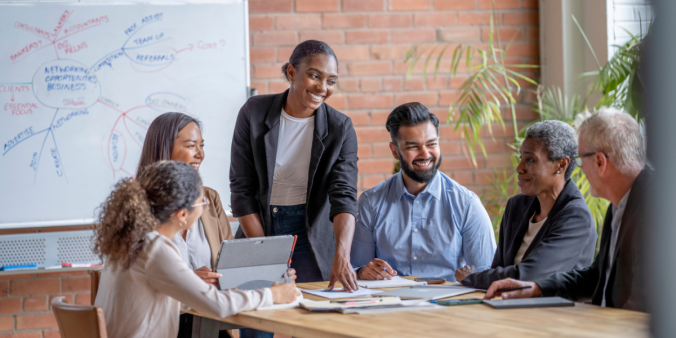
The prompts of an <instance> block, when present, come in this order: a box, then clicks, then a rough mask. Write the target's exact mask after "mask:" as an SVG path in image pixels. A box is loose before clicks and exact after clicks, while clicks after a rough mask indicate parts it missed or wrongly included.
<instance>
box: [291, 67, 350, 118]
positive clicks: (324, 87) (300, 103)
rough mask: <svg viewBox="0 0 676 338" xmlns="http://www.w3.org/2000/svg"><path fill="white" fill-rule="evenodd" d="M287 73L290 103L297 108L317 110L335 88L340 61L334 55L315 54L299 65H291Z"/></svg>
mask: <svg viewBox="0 0 676 338" xmlns="http://www.w3.org/2000/svg"><path fill="white" fill-rule="evenodd" d="M287 75H288V78H289V81H290V82H291V86H290V88H289V98H288V100H289V101H290V102H289V103H291V104H292V106H293V107H294V108H296V109H302V110H310V111H315V110H317V108H319V106H320V105H321V104H322V103H324V101H326V99H328V98H329V97H330V96H331V94H333V91H334V90H335V87H336V81H337V80H338V63H337V62H336V59H335V58H334V57H333V56H332V55H326V54H314V55H311V56H309V57H307V58H305V60H304V61H303V62H302V63H301V64H299V65H298V67H294V66H293V65H289V68H288V70H287Z"/></svg>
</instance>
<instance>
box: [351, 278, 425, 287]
mask: <svg viewBox="0 0 676 338" xmlns="http://www.w3.org/2000/svg"><path fill="white" fill-rule="evenodd" d="M357 285H359V286H360V287H362V288H367V289H378V288H399V287H403V286H414V285H427V282H416V281H412V280H408V279H403V278H401V277H399V276H394V277H392V279H383V280H362V279H359V280H357Z"/></svg>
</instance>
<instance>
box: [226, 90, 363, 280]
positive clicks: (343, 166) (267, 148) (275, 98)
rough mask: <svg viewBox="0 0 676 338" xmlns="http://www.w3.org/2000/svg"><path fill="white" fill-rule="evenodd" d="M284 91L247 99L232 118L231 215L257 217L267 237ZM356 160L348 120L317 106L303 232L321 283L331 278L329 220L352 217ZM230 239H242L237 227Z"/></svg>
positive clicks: (332, 239) (332, 243) (333, 246)
mask: <svg viewBox="0 0 676 338" xmlns="http://www.w3.org/2000/svg"><path fill="white" fill-rule="evenodd" d="M288 92H289V91H288V90H287V91H285V92H284V93H281V94H275V95H261V96H254V97H251V98H250V99H249V100H247V102H246V103H245V104H244V106H243V107H242V109H240V111H239V115H238V116H237V124H236V125H235V133H234V136H233V139H232V162H231V165H230V202H231V204H232V211H233V214H234V216H235V217H239V216H245V215H249V214H254V213H258V214H259V215H260V216H261V222H262V223H263V228H264V231H265V234H266V235H269V234H271V233H272V229H271V225H272V217H271V215H270V193H271V191H272V177H273V174H274V171H275V158H276V156H277V141H278V139H279V119H280V116H281V115H282V108H283V107H284V104H285V103H286V97H287V95H288ZM357 160H358V159H357V135H356V133H355V131H354V127H353V126H352V120H350V118H349V117H347V116H345V115H344V114H342V113H341V112H339V111H337V110H335V109H333V108H331V107H330V106H329V105H327V104H326V103H324V104H322V105H321V106H320V107H319V108H318V109H317V110H316V111H315V128H314V137H313V139H312V155H311V158H310V167H309V168H308V172H309V176H308V188H307V191H308V192H307V204H306V223H305V227H306V229H307V232H308V237H309V239H310V244H311V245H312V250H313V252H314V254H315V258H316V260H317V264H318V265H319V269H320V270H321V271H322V276H323V277H324V280H328V279H329V277H330V274H331V266H332V265H333V256H334V254H335V251H336V242H335V236H334V233H333V223H332V222H333V216H335V215H336V214H339V213H344V212H347V213H351V214H352V215H354V216H355V217H356V215H357ZM235 237H236V238H242V237H244V234H243V233H242V230H241V228H240V229H239V230H238V231H237V235H236V236H235Z"/></svg>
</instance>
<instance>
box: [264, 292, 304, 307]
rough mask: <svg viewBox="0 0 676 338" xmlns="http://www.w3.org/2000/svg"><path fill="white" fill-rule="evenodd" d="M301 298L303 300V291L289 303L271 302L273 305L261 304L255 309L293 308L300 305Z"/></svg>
mask: <svg viewBox="0 0 676 338" xmlns="http://www.w3.org/2000/svg"><path fill="white" fill-rule="evenodd" d="M298 290H300V289H298ZM302 300H303V293H302V292H301V293H300V295H298V297H296V300H294V301H293V302H291V303H288V304H273V305H270V306H263V307H259V308H258V309H256V311H264V310H286V309H293V308H297V307H298V305H300V302H301V301H302Z"/></svg>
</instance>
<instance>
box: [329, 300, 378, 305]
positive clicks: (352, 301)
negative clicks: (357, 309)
mask: <svg viewBox="0 0 676 338" xmlns="http://www.w3.org/2000/svg"><path fill="white" fill-rule="evenodd" d="M382 301H383V300H382V299H365V300H332V301H331V303H335V304H345V305H355V304H362V303H367V304H369V303H371V304H375V303H380V302H382Z"/></svg>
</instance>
